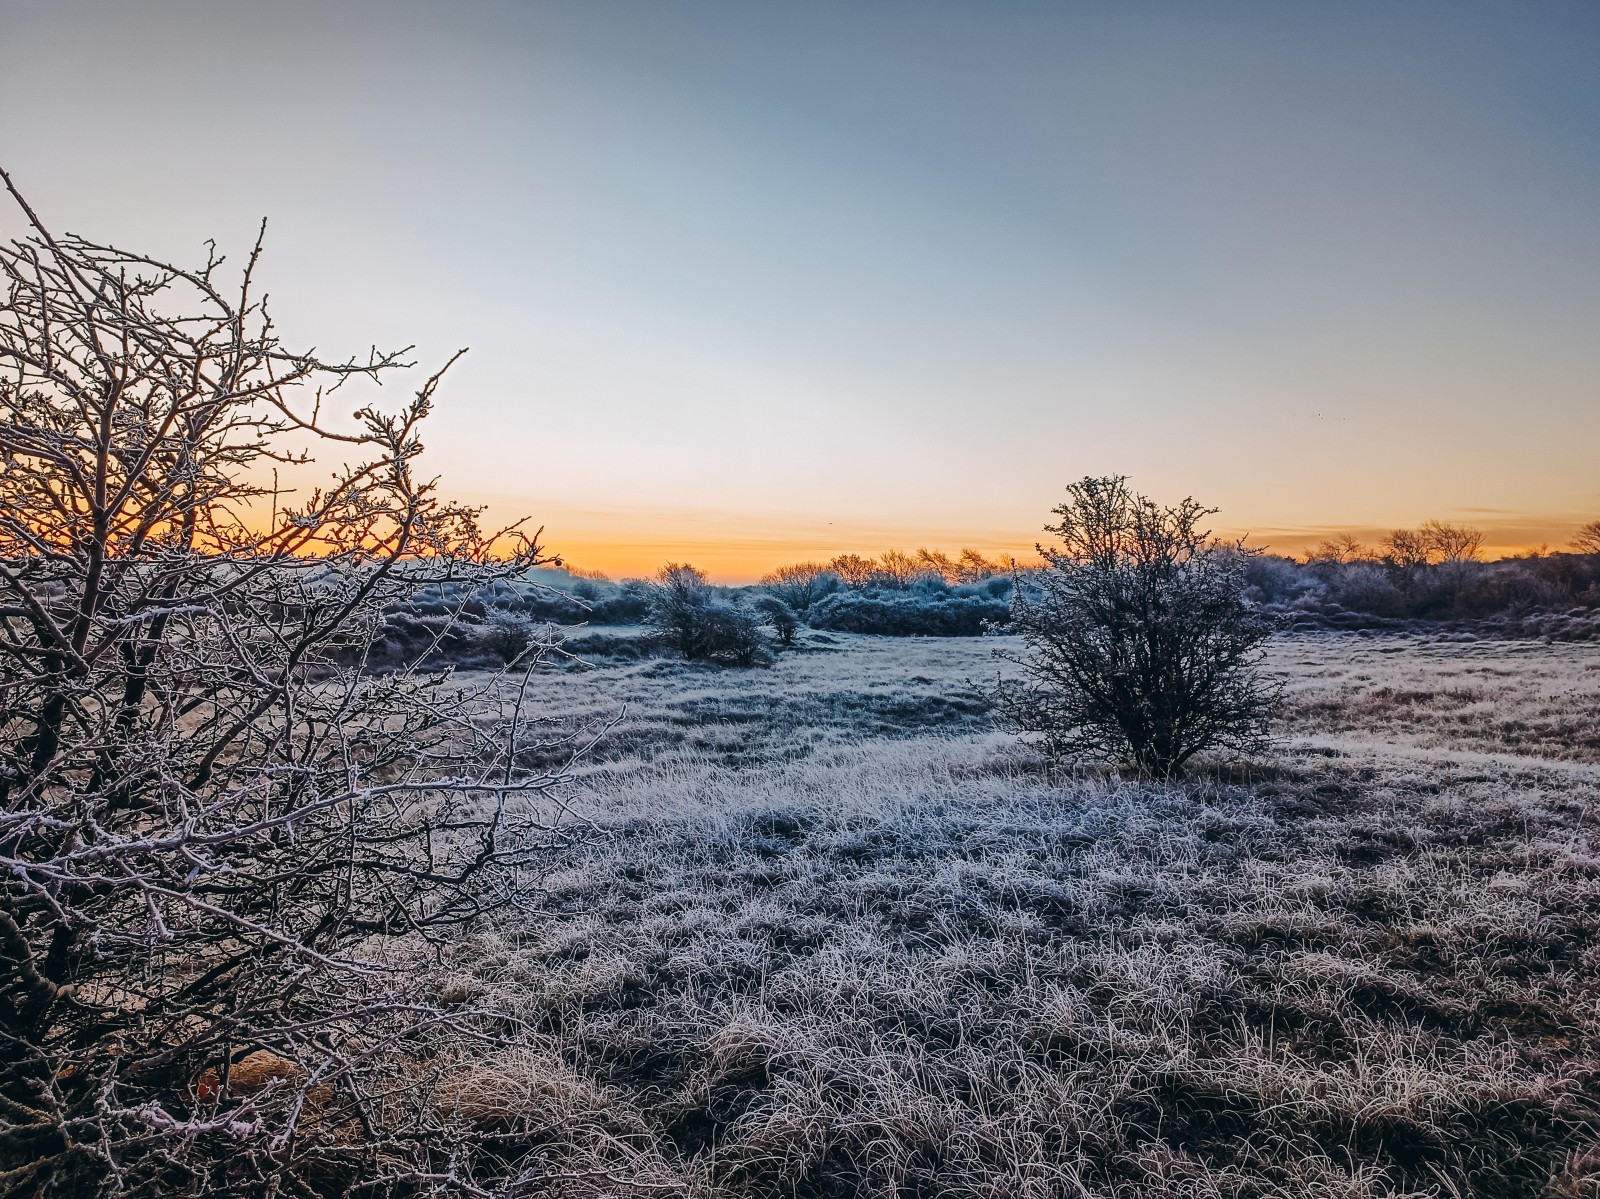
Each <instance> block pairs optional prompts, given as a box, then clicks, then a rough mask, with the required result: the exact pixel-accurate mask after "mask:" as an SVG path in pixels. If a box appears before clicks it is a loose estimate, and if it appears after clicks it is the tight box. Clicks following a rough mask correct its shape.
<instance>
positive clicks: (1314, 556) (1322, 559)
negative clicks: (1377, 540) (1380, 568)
mask: <svg viewBox="0 0 1600 1199" xmlns="http://www.w3.org/2000/svg"><path fill="white" fill-rule="evenodd" d="M1375 557H1376V555H1375V554H1374V553H1373V552H1372V551H1371V550H1370V549H1368V548H1367V547H1366V546H1365V545H1363V544H1362V543H1361V542H1360V541H1359V540H1358V539H1357V538H1355V537H1353V536H1352V535H1351V534H1349V533H1340V534H1338V535H1337V536H1335V537H1331V538H1329V539H1328V540H1326V541H1324V542H1323V543H1322V544H1321V545H1319V546H1317V548H1316V549H1314V550H1312V551H1311V552H1310V553H1309V554H1307V555H1306V564H1307V565H1308V566H1309V565H1316V564H1318V563H1329V564H1332V565H1335V566H1348V565H1349V564H1350V563H1352V562H1370V561H1372V560H1373V559H1374V558H1375Z"/></svg>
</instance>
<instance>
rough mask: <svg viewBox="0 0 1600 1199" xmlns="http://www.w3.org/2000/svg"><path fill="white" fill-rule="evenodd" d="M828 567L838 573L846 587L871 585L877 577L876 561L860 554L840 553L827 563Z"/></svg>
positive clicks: (857, 587)
mask: <svg viewBox="0 0 1600 1199" xmlns="http://www.w3.org/2000/svg"><path fill="white" fill-rule="evenodd" d="M828 569H829V570H830V571H831V572H832V573H834V574H835V575H838V576H839V578H840V579H841V580H842V581H843V582H844V585H845V586H846V587H850V588H856V589H859V588H862V587H867V586H869V585H871V583H872V582H873V580H875V579H876V578H877V577H878V563H877V562H876V561H875V560H874V559H872V558H863V557H862V556H861V555H860V554H840V555H839V556H838V557H837V558H834V559H833V560H832V561H830V562H829V563H828Z"/></svg>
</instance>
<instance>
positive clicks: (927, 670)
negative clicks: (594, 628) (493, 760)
mask: <svg viewBox="0 0 1600 1199" xmlns="http://www.w3.org/2000/svg"><path fill="white" fill-rule="evenodd" d="M997 644H1003V642H999V643H997V642H992V641H985V640H976V639H969V640H892V639H888V638H865V637H851V636H848V635H842V636H839V635H835V636H830V637H828V638H826V639H824V638H821V637H817V636H815V635H813V638H812V640H811V641H810V643H809V644H808V648H807V649H806V650H805V651H804V652H799V653H795V654H788V655H784V656H783V657H782V658H781V659H780V661H779V663H778V665H777V666H776V667H775V668H773V669H772V670H770V671H730V670H718V669H712V668H702V667H696V666H689V665H687V664H684V663H678V662H671V661H665V660H648V659H647V660H640V661H618V660H616V659H613V658H599V659H597V661H600V662H602V663H609V664H605V665H600V666H597V667H595V668H593V669H588V670H577V669H571V670H563V671H558V672H555V673H552V674H551V675H549V676H548V677H547V678H546V680H545V682H544V685H543V686H542V688H541V690H540V698H539V701H538V702H539V703H540V704H542V705H544V708H545V711H546V712H547V713H548V714H549V715H550V716H551V717H552V720H553V721H554V722H555V724H557V725H562V724H565V723H567V722H571V721H575V720H580V719H583V718H586V717H587V718H593V717H597V716H601V715H604V714H606V713H610V712H614V711H615V709H616V708H617V707H618V706H619V705H620V704H622V703H624V702H625V703H626V713H625V715H624V716H623V717H622V719H621V720H620V722H619V723H618V724H617V726H616V728H615V729H614V730H613V731H612V733H611V735H610V736H609V737H608V738H607V740H606V741H605V742H604V743H603V744H602V747H601V748H600V749H599V750H598V752H597V753H596V754H595V755H594V757H593V758H592V759H591V762H590V765H589V766H588V767H587V774H586V776H585V789H584V792H583V794H582V796H581V802H582V806H583V807H584V809H585V810H586V811H588V812H589V813H590V814H591V815H593V817H594V818H595V820H596V828H595V829H594V830H593V831H592V832H591V833H589V834H588V835H586V836H585V837H584V838H583V839H582V840H581V841H580V842H579V843H578V844H577V845H576V846H575V848H574V849H573V850H572V851H571V853H570V854H569V855H568V856H567V857H566V858H564V859H563V860H562V861H560V862H557V863H555V864H553V866H552V869H551V871H550V873H549V874H548V876H547V877H546V878H545V879H544V880H543V886H542V888H540V889H539V890H537V891H535V892H531V893H530V894H529V895H528V897H527V904H526V907H525V910H523V911H522V912H520V913H517V914H515V915H512V916H507V917H505V918H504V919H502V920H501V921H500V922H499V923H498V924H497V925H496V926H495V927H494V928H486V929H482V930H480V931H479V932H478V933H477V934H476V935H474V936H472V937H470V938H468V939H465V940H463V941H462V942H461V943H459V944H458V945H456V946H454V947H453V949H452V950H451V952H450V953H449V954H448V955H447V956H446V960H445V961H444V962H443V963H441V967H440V969H441V982H440V987H441V993H442V994H446V995H448V996H449V997H451V998H453V999H456V1000H458V1001H461V1002H471V1003H473V1004H475V1005H480V1006H489V1007H493V1008H496V1009H499V1010H501V1011H503V1012H505V1013H506V1014H507V1015H508V1016H511V1017H514V1018H515V1020H516V1021H517V1022H518V1023H517V1028H518V1031H517V1032H516V1034H515V1037H514V1042H515V1043H514V1045H513V1046H511V1047H510V1048H508V1049H505V1050H502V1051H497V1052H496V1054H495V1055H494V1056H493V1058H492V1059H485V1058H484V1057H483V1056H482V1054H481V1051H479V1050H476V1049H471V1048H469V1047H465V1046H463V1047H461V1048H460V1049H459V1053H458V1056H456V1057H451V1056H450V1055H448V1054H446V1055H444V1056H443V1057H441V1059H440V1062H441V1063H442V1064H440V1065H439V1066H438V1071H439V1074H440V1077H443V1078H445V1079H446V1080H447V1081H448V1084H449V1087H450V1088H453V1089H452V1090H450V1091H449V1093H451V1094H454V1095H457V1096H460V1097H461V1099H460V1102H461V1103H462V1105H463V1110H465V1111H466V1112H467V1113H468V1114H470V1115H471V1116H472V1118H473V1119H475V1120H476V1121H478V1122H479V1123H480V1124H482V1125H483V1126H484V1127H486V1128H493V1129H497V1130H501V1131H502V1132H503V1133H504V1136H505V1138H506V1139H505V1144H506V1146H507V1159H508V1161H510V1160H513V1159H517V1160H522V1161H526V1160H528V1157H527V1155H528V1154H530V1153H531V1154H532V1155H533V1157H534V1158H535V1159H537V1160H538V1161H539V1162H540V1163H541V1166H542V1168H547V1169H548V1170H553V1171H557V1172H559V1173H560V1174H561V1176H562V1179H561V1180H560V1181H557V1182H553V1183H548V1184H546V1187H547V1190H548V1193H553V1194H573V1195H595V1196H599V1195H608V1194H634V1193H639V1194H646V1193H648V1194H682V1195H697V1196H707V1197H710V1196H719V1197H720V1196H771V1197H774V1199H775V1197H777V1196H796V1197H798V1196H840V1197H843V1196H854V1195H863V1196H884V1197H891V1196H892V1197H896V1199H899V1197H903V1196H936V1195H939V1196H943V1195H952V1196H993V1197H995V1199H1000V1197H1002V1196H1023V1197H1025V1196H1074V1197H1082V1196H1102V1195H1103V1196H1151V1197H1152V1199H1153V1197H1155V1196H1168V1195H1177V1196H1185V1195H1193V1196H1212V1195H1217V1196H1222V1195H1226V1196H1284V1197H1285V1199H1287V1197H1289V1196H1329V1197H1331V1196H1349V1197H1352V1199H1354V1197H1361V1196H1377V1195H1439V1196H1466V1195H1483V1196H1505V1197H1507V1199H1509V1197H1512V1196H1534V1195H1548V1196H1593V1195H1595V1194H1596V1193H1597V1190H1596V1188H1597V1186H1600V986H1597V981H1600V971H1597V966H1600V948H1597V944H1596V932H1597V929H1600V855H1597V853H1596V845H1595V841H1596V832H1595V829H1596V818H1597V816H1600V812H1597V811H1596V803H1595V801H1596V796H1597V785H1600V647H1596V646H1592V645H1570V644H1569V645H1540V644H1537V643H1520V644H1519V643H1502V642H1446V641H1438V640H1433V641H1425V640H1415V639H1386V638H1367V637H1354V636H1318V637H1308V638H1302V639H1290V640H1284V641H1282V642H1280V643H1278V644H1276V645H1275V646H1274V647H1273V648H1272V651H1271V658H1270V663H1271V668H1272V669H1273V670H1274V671H1275V672H1277V673H1279V674H1281V675H1282V676H1283V677H1284V679H1285V681H1286V683H1287V685H1288V690H1289V706H1288V710H1287V713H1286V719H1285V723H1284V727H1283V729H1282V734H1283V740H1282V744H1281V748H1280V749H1279V750H1278V751H1277V752H1276V753H1275V754H1274V755H1272V756H1271V757H1270V758H1268V759H1265V760H1261V761H1257V762H1253V763H1248V764H1235V765H1228V766H1218V767H1216V768H1213V769H1210V770H1207V771H1203V772H1199V773H1197V774H1196V776H1195V777H1194V778H1192V779H1191V780H1189V781H1187V782H1185V783H1184V784H1182V785H1173V786H1165V785H1152V784H1147V783H1136V782H1129V781H1125V780H1121V779H1118V778H1115V777H1111V776H1106V775H1103V774H1097V773H1092V772H1078V773H1077V774H1073V773H1070V772H1062V771H1052V770H1050V769H1048V768H1047V767H1046V765H1045V764H1044V763H1043V762H1041V761H1040V760H1039V759H1038V758H1037V757H1036V756H1035V755H1034V754H1033V753H1032V752H1031V751H1030V750H1029V749H1028V748H1027V747H1026V746H1023V745H1020V744H1018V743H1017V742H1016V741H1015V740H1014V739H1012V738H1009V737H1007V736H1005V735H1004V734H1001V733H997V732H995V731H993V730H992V729H991V728H990V726H989V722H988V717H987V715H986V712H985V708H984V704H983V701H982V698H981V695H980V694H979V692H978V691H977V690H975V689H974V687H973V686H972V685H971V684H974V683H977V684H981V683H983V682H984V681H986V680H988V679H992V678H993V677H994V675H995V673H996V670H997V666H998V664H997V663H996V662H995V660H994V659H993V658H992V656H991V651H992V650H993V649H994V648H995V647H996V645H997Z"/></svg>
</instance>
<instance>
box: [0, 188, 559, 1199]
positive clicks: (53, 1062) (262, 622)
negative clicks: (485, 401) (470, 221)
mask: <svg viewBox="0 0 1600 1199" xmlns="http://www.w3.org/2000/svg"><path fill="white" fill-rule="evenodd" d="M0 180H3V182H4V185H5V188H6V190H7V191H8V192H9V194H10V197H11V200H12V201H13V202H14V205H15V206H14V207H13V208H12V209H11V214H12V216H13V217H15V220H12V219H9V218H8V219H7V224H9V225H11V227H12V228H13V229H15V230H16V232H15V233H14V234H13V235H12V237H11V239H10V240H7V241H4V242H0V289H3V290H0V1125H3V1127H4V1132H3V1134H0V1194H6V1195H29V1196H33V1195H42V1196H61V1197H65V1196H96V1195H102V1194H107V1195H109V1194H115V1195H151V1196H154V1195H161V1196H171V1195H190V1194H230V1195H232V1194H238V1195H247V1194H269V1193H273V1194H309V1193H311V1192H310V1190H309V1189H308V1188H310V1187H311V1186H312V1185H313V1183H314V1182H315V1184H316V1185H318V1186H322V1185H324V1184H326V1185H327V1186H333V1187H335V1188H337V1186H339V1185H343V1183H348V1182H349V1181H350V1180H351V1179H353V1178H355V1177H358V1176H359V1177H361V1178H362V1179H364V1180H365V1181H366V1182H367V1183H369V1184H370V1185H371V1186H372V1187H374V1188H376V1189H378V1190H384V1191H386V1192H389V1191H394V1190H399V1191H403V1192H405V1193H417V1192H425V1191H430V1190H432V1189H435V1188H436V1187H437V1186H443V1185H444V1181H447V1180H446V1179H445V1176H446V1175H448V1174H450V1173H451V1172H453V1171H454V1170H455V1169H456V1168H457V1165H459V1163H460V1161H461V1157H460V1156H459V1155H457V1156H455V1157H453V1158H451V1159H450V1160H449V1161H445V1160H444V1159H439V1158H436V1157H434V1156H433V1155H432V1153H433V1151H432V1149H431V1146H432V1145H434V1144H449V1145H452V1146H456V1147H458V1148H459V1149H460V1152H461V1153H466V1152H467V1149H466V1148H465V1146H466V1145H467V1142H468V1141H469V1140H470V1138H469V1137H466V1136H464V1135H463V1134H461V1133H459V1132H452V1131H450V1130H449V1129H448V1128H447V1127H446V1125H447V1123H448V1121H447V1119H446V1117H445V1115H443V1114H442V1113H441V1111H440V1109H439V1108H438V1107H437V1106H434V1105H431V1104H430V1102H429V1100H428V1098H427V1094H428V1092H427V1088H426V1087H425V1086H422V1085H420V1083H419V1081H418V1080H413V1081H412V1082H411V1083H407V1084H404V1085H403V1086H402V1085H401V1084H400V1082H399V1080H398V1079H397V1078H396V1077H395V1069H396V1068H397V1067H396V1063H397V1062H399V1061H403V1060H404V1059H405V1055H404V1054H399V1053H397V1052H396V1050H397V1049H399V1048H400V1047H403V1046H406V1045H414V1044H416V1043H418V1041H419V1040H420V1039H425V1038H426V1037H427V1036H428V1035H430V1033H429V1030H430V1029H432V1030H437V1029H439V1028H440V1026H441V1022H448V1021H449V1020H450V1019H451V1017H449V1016H447V1015H446V1014H445V1013H442V1012H440V1011H438V1010H437V1009H435V1008H433V1007H432V1006H431V1005H430V1004H429V1003H428V1002H427V998H426V996H425V995H421V994H419V993H418V992H417V990H416V987H415V984H414V981H413V979H412V977H411V976H410V974H408V972H407V971H405V970H404V969H400V968H399V967H400V966H401V964H402V962H403V961H405V960H406V959H404V958H403V957H402V956H400V955H399V952H398V946H399V945H400V944H401V943H402V942H404V943H406V944H411V945H420V944H423V943H425V942H426V941H427V940H428V939H429V938H433V937H438V936H448V935H451V932H452V930H454V929H457V928H459V926H460V925H461V924H462V923H463V922H464V921H467V920H470V919H472V918H473V917H474V916H475V915H476V914H478V913H480V912H481V911H483V910H484V909H485V907H486V906H492V905H493V904H495V903H497V902H500V901H502V900H503V899H505V898H506V897H507V896H509V895H510V894H511V884H512V883H513V882H514V881H515V878H516V875H517V872H518V871H519V869H520V868H521V867H520V865H519V863H520V862H521V861H522V855H523V854H524V853H525V852H526V851H527V850H528V848H529V847H530V845H531V842H530V841H529V840H528V839H527V838H528V836H529V835H531V834H532V833H533V830H534V829H535V827H536V825H537V824H538V823H539V812H540V811H541V808H542V804H543V802H544V800H543V798H542V797H545V796H547V795H548V794H549V789H550V788H551V787H552V786H553V785H554V784H556V783H557V782H558V781H559V779H558V778H557V777H556V776H553V775H551V774H549V773H547V772H546V771H545V770H544V769H542V768H539V767H537V766H536V765H534V764H532V763H529V762H527V761H526V760H525V757H524V751H523V746H524V745H525V743H526V741H527V740H528V738H527V736H526V735H525V734H526V730H525V728H524V726H525V724H526V722H525V721H524V720H523V719H522V718H521V714H520V710H519V709H520V704H519V703H518V702H515V701H508V702H509V706H508V707H506V708H504V709H497V707H496V704H497V702H498V700H497V698H496V696H497V695H498V694H499V693H498V692H494V691H493V690H492V689H491V690H490V691H489V692H486V693H484V694H481V695H479V696H477V697H476V698H474V696H472V695H469V694H465V693H464V692H463V689H462V687H461V686H459V685H457V684H456V683H454V682H453V681H452V680H451V679H450V678H449V677H448V676H446V675H442V674H440V675H431V676H429V675H421V674H417V673H414V672H411V671H400V672H394V673H379V672H375V671H373V670H371V669H369V667H368V662H369V659H370V658H371V656H372V654H373V650H374V647H375V645H376V644H377V643H378V642H379V640H380V639H381V637H382V633H383V628H384V622H385V620H386V618H387V617H386V614H387V613H389V612H391V611H393V610H395V609H397V608H403V607H404V605H405V604H406V603H407V602H408V600H409V598H410V597H412V596H413V595H414V594H415V593H416V592H417V591H418V589H419V588H423V587H428V586H433V587H446V586H449V587H457V586H458V589H459V590H460V591H461V592H462V593H463V594H467V593H470V592H471V591H472V590H473V589H474V588H475V587H478V586H482V585H485V584H489V583H492V582H494V581H495V580H498V579H508V578H512V577H515V576H520V575H521V574H522V573H523V572H524V571H525V570H526V569H527V568H528V567H530V566H532V565H535V564H537V563H539V562H540V561H542V560H543V556H542V555H541V553H540V550H539V548H538V547H537V546H536V545H534V544H532V543H531V542H529V541H527V540H525V539H522V538H521V537H520V536H519V535H517V534H516V533H515V532H511V533H509V534H507V535H505V536H499V537H497V536H494V535H492V534H489V533H486V532H485V531H484V530H483V529H481V528H480V526H479V523H478V519H477V514H476V512H475V511H473V510H471V509H468V508H463V507H460V506H458V505H455V504H452V503H449V502H447V501H446V500H444V499H442V498H441V497H440V496H439V495H438V494H437V493H436V492H435V490H434V487H433V485H432V484H431V483H430V482H428V481H427V479H426V478H425V477H421V476H419V475H418V474H417V469H416V468H417V460H418V455H419V454H420V452H421V450H422V444H421V442H420V440H419V430H420V426H421V424H422V422H423V420H424V419H425V418H426V416H427V415H428V413H429V410H430V408H431V407H432V404H433V400H434V395H435V391H436V389H437V387H438V385H439V381H440V378H439V375H435V376H433V377H432V378H430V379H428V380H427V381H426V382H425V383H424V384H423V385H422V387H421V389H420V390H419V391H417V392H416V394H415V395H414V396H413V397H412V398H411V399H410V400H409V402H406V403H402V404H400V405H399V406H398V408H397V409H395V410H393V411H385V410H383V409H380V408H378V407H375V406H373V405H371V404H366V403H350V404H342V403H339V402H338V401H341V400H343V399H344V397H345V395H346V392H345V391H344V390H342V389H344V388H349V390H350V391H351V392H354V391H355V390H356V389H357V388H359V387H360V386H361V385H362V383H363V382H371V381H374V380H377V379H380V378H382V377H385V376H388V375H390V374H391V373H392V372H394V371H396V370H398V369H399V368H401V367H402V366H405V365H408V364H406V363H404V362H402V360H401V355H397V354H381V353H377V352H374V353H373V354H372V355H371V356H370V357H369V358H366V359H363V360H360V361H345V362H337V361H330V360H326V359H323V358H319V357H317V356H316V355H315V354H313V353H310V352H303V351H299V350H294V349H291V348H289V347H287V346H285V345H284V344H282V342H281V341H280V340H279V337H278V334H277V332H276V330H275V329H274V326H273V323H272V321H271V319H270V318H269V316H268V314H267V307H266V303H265V300H264V298H263V297H261V296H260V295H259V294H258V292H257V288H256V282H255V275H256V264H257V259H258V255H259V253H260V248H261V246H260V242H259V240H258V241H257V244H256V247H255V250H254V251H253V252H252V253H251V255H250V256H249V258H248V259H247V260H246V262H245V263H244V265H243V268H242V270H239V271H236V272H229V271H227V270H225V269H224V262H223V260H222V259H221V258H220V257H218V256H217V255H216V254H215V253H214V252H212V253H211V254H210V255H209V256H208V258H207V260H206V261H205V262H204V263H202V264H200V265H199V266H197V267H194V268H185V267H181V266H176V265H171V264H169V263H165V262H160V261H157V260H155V259H152V258H149V257H146V256H144V255H141V254H137V253H132V252H128V251H124V250H120V249H116V248H114V247H111V246H107V245H102V244H99V243H96V242H92V241H89V240H86V239H84V238H81V237H75V236H59V235H56V234H55V233H53V232H52V231H51V230H50V229H49V228H48V227H47V226H46V224H45V223H44V222H43V221H42V220H40V219H39V218H38V217H37V216H36V214H35V213H34V211H33V210H32V209H31V208H30V207H29V206H28V205H27V204H26V203H25V202H24V200H23V198H22V197H21V196H20V195H19V194H18V192H17V191H16V189H15V188H14V187H13V186H12V182H11V179H10V177H9V176H7V175H5V173H4V172H0ZM18 226H20V228H18ZM307 447H313V448H318V449H320V450H322V451H325V452H328V453H332V454H334V455H335V456H336V458H337V460H338V463H339V464H338V465H337V466H335V467H333V469H332V470H331V471H330V472H329V477H328V479H327V482H325V483H324V485H322V486H321V487H318V488H315V489H312V490H307V491H305V492H303V493H301V494H299V495H295V494H289V493H287V492H285V491H284V490H282V489H281V488H280V487H279V486H278V485H277V484H276V481H275V480H276V479H277V474H276V473H275V472H276V471H278V470H287V471H291V472H298V473H299V474H301V475H304V474H306V473H307V472H308V471H310V470H311V469H312V467H311V464H310V459H309V454H308V450H307ZM468 710H473V711H476V712H477V713H478V714H479V718H478V719H475V720H469V719H466V718H465V717H464V716H463V712H464V711H468ZM497 711H498V713H499V714H498V716H497V715H496V713H497ZM246 1063H252V1064H251V1065H248V1066H247V1065H246ZM397 1088H399V1089H397ZM316 1180H321V1181H320V1182H317V1181H316ZM329 1180H333V1181H329ZM338 1180H343V1183H340V1182H339V1181H338Z"/></svg>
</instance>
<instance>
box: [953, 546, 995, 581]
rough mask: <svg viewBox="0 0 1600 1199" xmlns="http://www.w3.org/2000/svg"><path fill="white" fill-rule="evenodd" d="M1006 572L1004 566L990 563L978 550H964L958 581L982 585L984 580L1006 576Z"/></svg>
mask: <svg viewBox="0 0 1600 1199" xmlns="http://www.w3.org/2000/svg"><path fill="white" fill-rule="evenodd" d="M1005 571H1006V567H1005V565H1004V564H1002V563H999V562H991V561H989V559H987V558H985V557H984V556H983V555H982V554H980V553H979V552H978V551H977V550H974V549H963V550H962V551H961V561H960V563H959V566H958V574H957V580H958V581H959V582H962V583H981V582H982V581H983V580H984V579H990V578H993V577H994V576H995V575H999V574H1004V573H1005Z"/></svg>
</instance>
